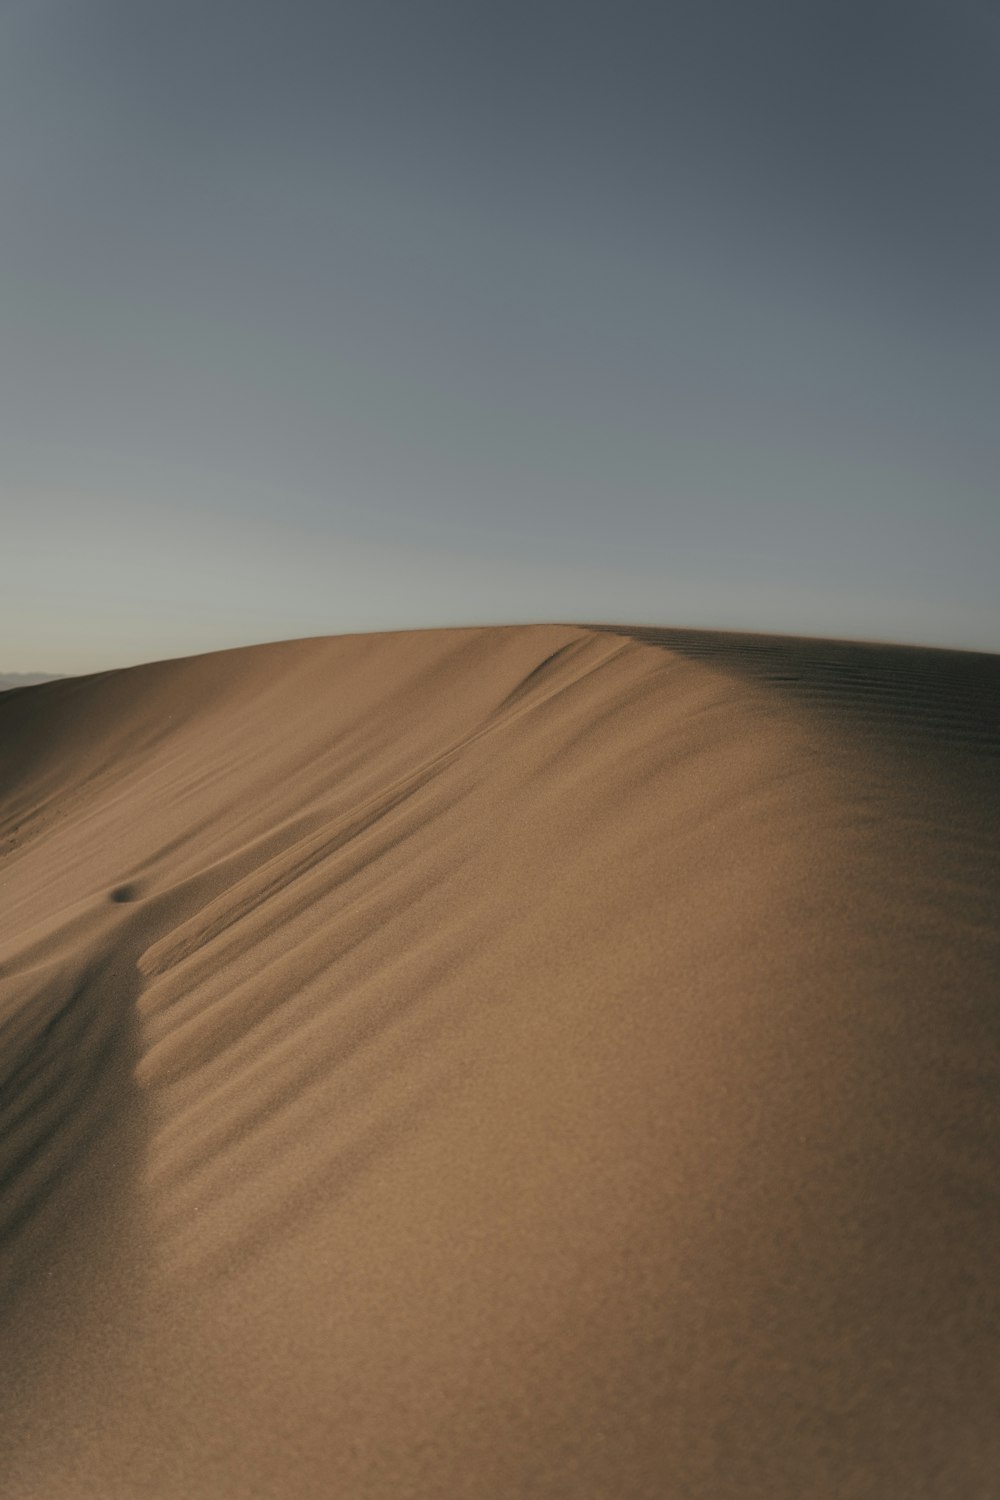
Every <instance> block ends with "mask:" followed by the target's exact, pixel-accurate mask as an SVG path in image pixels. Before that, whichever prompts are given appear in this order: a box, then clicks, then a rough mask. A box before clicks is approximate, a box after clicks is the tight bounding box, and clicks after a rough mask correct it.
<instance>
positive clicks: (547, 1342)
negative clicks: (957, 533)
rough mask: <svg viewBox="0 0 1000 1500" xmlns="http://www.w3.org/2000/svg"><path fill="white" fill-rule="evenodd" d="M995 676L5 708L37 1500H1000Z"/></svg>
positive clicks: (286, 695)
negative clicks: (143, 1499) (826, 1499)
mask: <svg viewBox="0 0 1000 1500" xmlns="http://www.w3.org/2000/svg"><path fill="white" fill-rule="evenodd" d="M998 689H1000V658H996V657H989V656H976V655H963V654H959V653H952V652H938V651H917V650H907V649H904V648H891V647H870V646H859V645H846V644H841V643H832V642H809V641H793V640H779V639H774V638H771V639H767V638H763V637H757V638H755V637H741V636H724V635H708V634H704V633H697V632H682V631H639V630H635V631H633V630H626V629H622V630H620V631H615V630H612V629H609V628H593V629H592V628H584V627H575V626H566V627H561V626H560V627H555V626H546V627H537V628H520V627H519V628H511V629H477V630H455V631H426V632H413V633H399V634H386V635H375V636H367V637H365V636H361V637H353V638H352V637H345V638H339V639H328V640H309V641H298V642H291V643H287V644H282V645H274V646H266V647H255V648H251V649H247V650H242V651H230V652H224V653H219V654H216V655H210V656H203V657H197V658H192V659H190V660H184V661H171V662H163V663H158V664H155V665H152V666H146V667H139V668H132V669H129V670H126V671H119V672H109V673H105V674H102V675H99V676H95V677H89V678H79V679H70V680H65V681H59V682H54V683H50V684H46V685H44V686H41V687H34V688H30V689H25V690H23V691H20V692H15V693H12V694H6V695H4V697H3V699H2V700H0V916H2V937H0V996H2V1010H0V1089H2V1092H0V1184H2V1186H0V1299H2V1327H0V1333H2V1342H0V1350H2V1355H0V1493H2V1494H3V1495H4V1496H7V1497H10V1500H64V1497H74V1500H76V1497H80V1496H86V1497H100V1500H138V1497H169V1500H200V1497H211V1500H215V1497H239V1500H248V1497H268V1500H271V1497H274V1500H279V1497H280V1500H299V1497H306V1496H308V1497H344V1500H367V1497H379V1500H383V1497H384V1500H403V1497H421V1500H423V1497H427V1500H431V1497H434V1500H442V1497H445V1500H447V1497H462V1500H465V1497H480V1496H490V1497H492V1496H497V1497H504V1500H506V1497H565V1500H580V1497H587V1500H589V1497H595V1500H596V1497H602V1500H619V1497H621V1500H632V1497H636V1500H638V1497H649V1500H673V1497H677V1500H730V1497H732V1500H737V1497H738V1500H749V1497H755V1500H756V1497H760V1500H786V1497H787V1500H812V1497H831V1500H860V1497H865V1500H867V1497H871V1500H895V1497H899V1500H921V1497H934V1500H938V1497H941V1500H944V1497H947V1500H953V1497H962V1500H979V1497H982V1500H995V1497H996V1495H997V1494H998V1493H1000V1491H998V1484H1000V1479H998V1476H1000V1334H998V1316H997V1315H998V1310H1000V1309H998V1302H1000V1275H998V1266H1000V1224H998V1203H1000V1192H998V1184H1000V1178H998V1168H1000V1140H998V1114H997V1105H998V1099H1000V1089H998V1066H997V1061H998V1059H997V1044H998V1030H1000V1015H998V990H1000V954H998V916H1000V899H998V897H1000V777H998V767H1000V721H998V701H1000V692H998Z"/></svg>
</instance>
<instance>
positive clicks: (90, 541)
mask: <svg viewBox="0 0 1000 1500" xmlns="http://www.w3.org/2000/svg"><path fill="white" fill-rule="evenodd" d="M998 142H1000V5H998V4H997V3H996V0H682V3H671V0H642V3H639V0H607V3H588V0H531V3H528V0H505V3H503V4H499V3H492V4H486V3H477V0H344V3H337V0H324V3H319V0H310V3H306V0H284V3H282V4H278V3H276V0H272V3H269V4H263V3H260V0H239V3H236V0H199V3H197V4H195V3H194V0H173V3H171V4H166V3H162V0H161V3H159V4H153V3H149V0H82V3H81V0H6V3H0V543H2V547H3V553H4V561H5V567H4V573H3V588H2V590H0V671H8V672H16V671H36V670H37V671H53V672H59V671H62V672H79V671H88V670H98V669H101V668H104V667H108V666H117V665H126V664H128V663H131V662H135V661H141V660H147V659H150V658H153V657H160V656H172V655H180V654H185V653H187V652H193V651H200V650H209V649H214V648H217V647H222V646H230V645H239V644H243V643H249V642H252V641H259V640H268V639H278V638H286V637H291V636H299V635H317V634H324V633H328V632H329V633H336V632H341V631H352V630H366V629H398V628H407V627H410V626H427V625H437V624H444V625H453V624H465V623H468V624H476V623H507V622H509V623H515V622H518V621H528V620H545V619H549V620H607V621H618V622H623V623H624V622H626V621H634V622H640V623H647V624H661V625H672V624H677V625H694V626H707V627H712V626H719V627H722V628H729V629H748V630H754V629H756V630H774V631H785V632H791V633H802V634H818V635H840V636H849V637H869V638H877V639H886V640H912V641H915V642H924V643H928V644H939V645H956V646H970V647H977V648H980V649H987V650H1000V586H998V582H997V575H998V572H1000V566H998V565H1000V493H998V475H1000V420H998V396H1000V271H998V267H1000V176H998V172H997V164H998V163H997V155H998V149H997V148H998Z"/></svg>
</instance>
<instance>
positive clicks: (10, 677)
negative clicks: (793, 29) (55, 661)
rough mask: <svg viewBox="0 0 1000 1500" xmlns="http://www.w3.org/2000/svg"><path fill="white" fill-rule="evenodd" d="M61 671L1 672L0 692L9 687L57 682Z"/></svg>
mask: <svg viewBox="0 0 1000 1500" xmlns="http://www.w3.org/2000/svg"><path fill="white" fill-rule="evenodd" d="M61 675H62V674H61V673H59V672H0V693H5V692H6V691H7V689H8V688H19V687H34V686H35V684H36V683H38V682H56V681H58V679H59V677H60V676H61Z"/></svg>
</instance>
